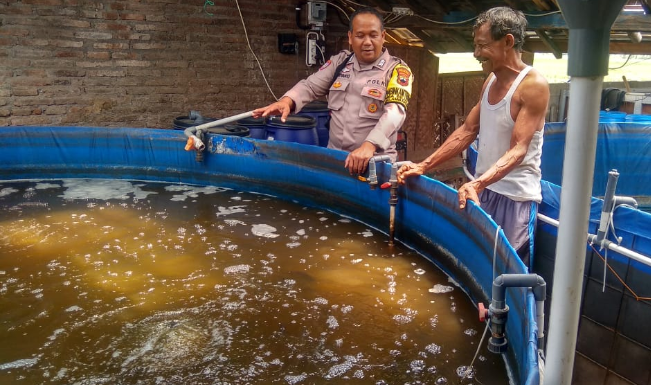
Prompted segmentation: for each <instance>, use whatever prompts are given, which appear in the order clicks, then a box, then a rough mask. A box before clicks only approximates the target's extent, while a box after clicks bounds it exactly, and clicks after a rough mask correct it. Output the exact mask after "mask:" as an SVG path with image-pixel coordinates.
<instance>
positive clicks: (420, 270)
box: [414, 269, 425, 275]
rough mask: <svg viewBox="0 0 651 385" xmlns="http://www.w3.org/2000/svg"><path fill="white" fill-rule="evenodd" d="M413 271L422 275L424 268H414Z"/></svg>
mask: <svg viewBox="0 0 651 385" xmlns="http://www.w3.org/2000/svg"><path fill="white" fill-rule="evenodd" d="M414 273H416V274H418V275H423V274H425V270H423V269H416V270H414Z"/></svg>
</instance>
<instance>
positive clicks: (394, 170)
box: [383, 162, 408, 246]
mask: <svg viewBox="0 0 651 385" xmlns="http://www.w3.org/2000/svg"><path fill="white" fill-rule="evenodd" d="M405 163H408V162H394V163H393V164H391V176H390V177H389V184H390V187H391V190H390V195H389V210H390V211H389V246H393V239H394V233H395V222H396V205H397V204H398V168H400V166H402V165H403V164H405ZM383 186H384V185H383Z"/></svg>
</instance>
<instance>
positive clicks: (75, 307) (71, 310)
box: [65, 305, 84, 313]
mask: <svg viewBox="0 0 651 385" xmlns="http://www.w3.org/2000/svg"><path fill="white" fill-rule="evenodd" d="M83 310H84V309H82V308H81V307H79V306H77V305H73V306H70V307H69V308H67V309H66V310H65V311H66V313H72V312H77V311H83Z"/></svg>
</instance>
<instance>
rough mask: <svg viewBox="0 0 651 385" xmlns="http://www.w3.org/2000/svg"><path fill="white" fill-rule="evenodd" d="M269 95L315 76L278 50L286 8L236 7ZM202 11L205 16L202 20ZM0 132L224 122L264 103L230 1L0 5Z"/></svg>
mask: <svg viewBox="0 0 651 385" xmlns="http://www.w3.org/2000/svg"><path fill="white" fill-rule="evenodd" d="M239 4H240V7H241V9H242V15H243V17H244V21H245V23H246V27H247V31H248V35H249V38H250V41H251V46H252V47H253V49H254V51H255V53H256V54H257V55H258V58H259V59H260V63H261V65H262V68H263V70H264V73H265V75H266V76H267V79H268V81H269V84H270V86H271V89H272V90H273V92H274V93H275V94H276V96H277V97H280V96H281V95H282V94H283V92H284V91H285V90H287V89H288V88H289V87H291V86H292V85H293V84H294V83H295V82H296V81H298V80H300V79H301V78H303V77H305V76H307V75H309V73H311V72H312V71H314V70H315V68H309V67H307V66H305V58H304V56H303V55H302V53H301V55H283V54H280V53H278V49H277V45H278V43H277V34H278V33H279V32H289V33H296V34H297V35H298V36H299V37H300V38H301V50H303V49H304V48H303V47H304V35H305V33H304V32H303V31H301V30H300V29H298V28H297V26H296V18H295V5H296V1H295V0H273V1H263V2H260V1H258V0H239ZM208 12H210V13H212V15H209V14H208ZM0 79H1V82H0V125H3V126H6V125H98V126H108V127H114V126H129V127H162V128H169V127H171V126H172V124H173V119H174V117H176V116H180V115H187V113H188V112H189V111H190V110H191V109H193V110H198V111H201V113H202V114H204V115H205V116H212V117H217V118H220V117H226V116H230V115H233V114H236V113H241V112H245V111H248V110H250V109H253V108H256V107H259V106H262V105H266V104H267V103H269V102H271V101H273V97H272V95H271V93H270V92H269V91H268V89H267V87H266V85H265V82H264V80H263V77H262V75H261V73H260V70H259V69H258V66H257V64H256V62H255V59H254V57H253V55H252V54H251V53H250V51H249V49H248V47H247V43H246V39H245V36H244V33H243V27H242V22H241V20H240V17H239V12H238V9H237V7H236V4H235V1H233V0H228V1H226V0H216V1H214V5H208V6H206V8H205V10H204V1H203V0H192V1H184V0H142V1H132V0H129V1H127V0H124V1H121V0H106V1H82V0H22V1H15V0H11V1H0Z"/></svg>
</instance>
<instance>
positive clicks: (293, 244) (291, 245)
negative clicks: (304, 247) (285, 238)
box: [287, 242, 301, 249]
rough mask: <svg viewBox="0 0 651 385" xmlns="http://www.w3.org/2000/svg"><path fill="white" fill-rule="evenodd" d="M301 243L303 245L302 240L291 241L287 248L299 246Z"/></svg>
mask: <svg viewBox="0 0 651 385" xmlns="http://www.w3.org/2000/svg"><path fill="white" fill-rule="evenodd" d="M300 245H301V243H300V242H290V243H288V244H287V248H289V249H294V248H297V247H298V246H300Z"/></svg>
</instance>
